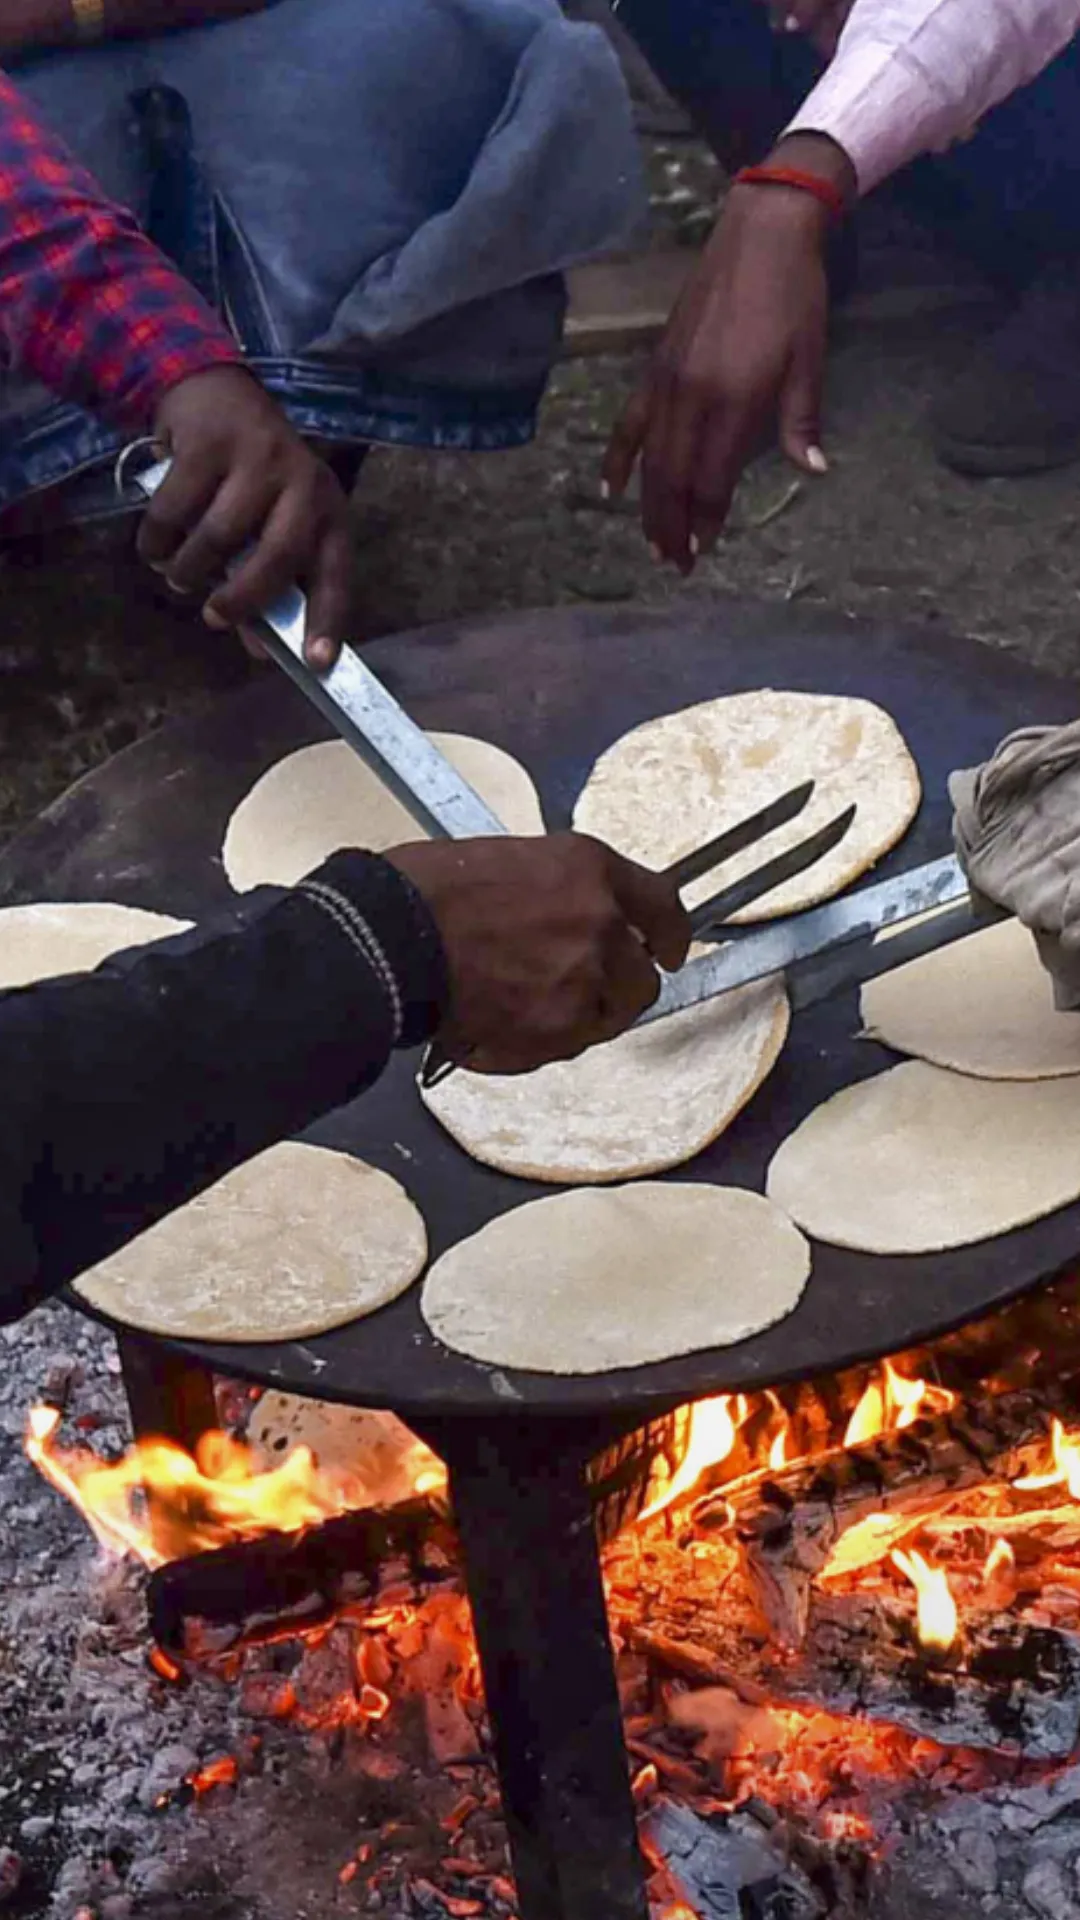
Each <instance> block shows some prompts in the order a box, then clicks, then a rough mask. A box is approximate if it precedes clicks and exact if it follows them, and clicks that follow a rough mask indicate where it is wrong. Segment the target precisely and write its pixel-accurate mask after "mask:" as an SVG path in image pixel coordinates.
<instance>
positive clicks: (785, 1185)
mask: <svg viewBox="0 0 1080 1920" xmlns="http://www.w3.org/2000/svg"><path fill="white" fill-rule="evenodd" d="M766 1190H767V1192H768V1194H769V1198H770V1199H771V1200H774V1201H775V1202H776V1205H777V1206H778V1207H783V1209H784V1211H785V1213H788V1214H790V1216H791V1218H792V1219H793V1220H795V1221H797V1222H798V1224H799V1226H800V1227H802V1228H803V1229H804V1230H805V1232H807V1233H808V1234H810V1235H811V1236H812V1238H814V1239H816V1240H826V1241H829V1242H830V1243H831V1244H832V1245H833V1246H838V1247H851V1248H854V1249H855V1251H856V1252H860V1253H881V1254H890V1253H937V1252H941V1251H943V1250H944V1249H945V1248H947V1247H964V1246H971V1245H973V1244H974V1243H975V1242H977V1241H979V1240H990V1239H993V1238H994V1237H995V1236H997V1235H998V1234H1003V1233H1010V1232H1011V1231H1012V1229H1013V1228H1014V1227H1022V1226H1026V1225H1027V1224H1028V1223H1029V1222H1030V1221H1032V1220H1040V1219H1042V1218H1043V1217H1044V1216H1045V1215H1046V1214H1050V1213H1056V1212H1057V1210H1058V1208H1059V1207H1064V1206H1068V1205H1069V1203H1070V1202H1071V1201H1073V1200H1076V1199H1078V1198H1080V1079H1068V1080H1044V1081H1039V1082H1031V1083H1029V1084H1026V1085H1025V1084H1023V1083H1021V1082H1019V1081H1015V1080H997V1081H995V1080H975V1079H972V1078H971V1077H970V1076H968V1075H966V1074H959V1073H948V1072H946V1071H945V1069H944V1068H942V1067H933V1066H927V1065H926V1064H925V1063H924V1062H923V1061H921V1060H908V1061H905V1062H904V1064H903V1065H902V1066H899V1067H892V1068H891V1069H890V1070H889V1071H888V1072H887V1073H882V1074H878V1075H877V1076H876V1078H874V1079H872V1080H863V1081H862V1082H860V1084H859V1085H858V1086H854V1087H845V1089H844V1091H843V1092H842V1093H838V1094H835V1095H834V1097H833V1098H832V1099H831V1100H827V1101H825V1103H824V1105H823V1106H820V1107H818V1108H817V1109H816V1111H815V1112H814V1113H812V1114H810V1116H809V1118H808V1119H806V1120H804V1121H803V1123H802V1125H801V1126H799V1127H797V1128H796V1129H795V1132H794V1133H793V1134H791V1135H790V1136H789V1138H788V1139H787V1140H785V1141H784V1143H783V1145H782V1146H781V1147H780V1148H779V1149H778V1150H777V1152H776V1154H775V1155H774V1156H773V1161H772V1165H771V1166H770V1168H769V1177H768V1184H767V1189H766Z"/></svg>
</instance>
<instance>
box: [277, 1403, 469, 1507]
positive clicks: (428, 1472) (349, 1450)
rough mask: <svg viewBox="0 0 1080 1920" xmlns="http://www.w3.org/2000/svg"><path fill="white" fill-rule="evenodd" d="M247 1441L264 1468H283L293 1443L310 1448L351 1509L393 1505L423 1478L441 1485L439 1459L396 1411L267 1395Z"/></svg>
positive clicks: (442, 1474)
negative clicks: (377, 1411)
mask: <svg viewBox="0 0 1080 1920" xmlns="http://www.w3.org/2000/svg"><path fill="white" fill-rule="evenodd" d="M246 1437H247V1441H248V1445H249V1446H250V1447H251V1449H252V1451H253V1453H254V1454H255V1457H256V1459H257V1460H258V1462H259V1464H260V1466H262V1467H279V1466H280V1465H281V1463H282V1461H283V1460H285V1459H287V1458H288V1456H289V1454H290V1453H291V1452H292V1451H293V1449H294V1447H309V1448H310V1449H311V1452H312V1453H313V1454H314V1456H315V1461H316V1464H317V1466H318V1467H319V1468H320V1469H321V1471H322V1472H323V1473H325V1474H329V1475H330V1477H331V1478H332V1479H333V1481H334V1484H335V1486H336V1487H338V1489H339V1490H340V1492H341V1494H342V1495H343V1497H344V1501H345V1504H347V1505H348V1506H350V1507H392V1506H396V1505H397V1504H398V1502H399V1501H402V1500H408V1499H409V1498H410V1496H411V1495H412V1494H414V1493H415V1492H416V1490H417V1482H418V1480H420V1479H422V1478H423V1477H425V1476H430V1477H431V1479H432V1480H433V1481H434V1482H436V1483H437V1484H439V1485H440V1486H441V1485H442V1484H443V1482H444V1479H445V1475H444V1473H443V1470H442V1468H441V1466H440V1463H439V1461H438V1460H437V1459H436V1457H435V1455H434V1454H433V1453H432V1452H431V1451H430V1449H429V1448H427V1447H425V1445H424V1443H423V1441H422V1440H418V1439H417V1438H416V1435H415V1434H413V1433H410V1432H409V1429H408V1427H407V1426H405V1425H404V1423H403V1422H402V1421H400V1420H399V1419H398V1418H397V1416H396V1414H393V1413H373V1412H371V1411H370V1410H369V1409H368V1408H366V1407H342V1406H338V1405H336V1404H335V1403H332V1402H331V1401H329V1400H310V1399H309V1398H308V1397H307V1395H306V1394H304V1395H300V1394H295V1393H278V1392H277V1391H276V1390H272V1391H271V1392H269V1393H264V1394H263V1396H262V1398H261V1400H260V1401H259V1403H258V1405H257V1406H256V1407H255V1409H254V1411H253V1413H252V1415H251V1419H250V1421H249V1423H248V1430H247V1436H246Z"/></svg>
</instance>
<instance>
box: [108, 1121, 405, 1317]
mask: <svg viewBox="0 0 1080 1920" xmlns="http://www.w3.org/2000/svg"><path fill="white" fill-rule="evenodd" d="M426 1259H427V1234H426V1232H425V1229H424V1222H423V1219H422V1217H421V1215H420V1213H419V1211H418V1210H417V1208H416V1207H415V1206H414V1205H413V1203H412V1201H411V1200H410V1199H409V1196H408V1194H407V1193H406V1192H405V1190H404V1188H403V1187H400V1186H399V1185H398V1183H397V1181H396V1180H392V1179H391V1178H390V1175H389V1174H388V1173H380V1172H379V1171H378V1170H377V1169H376V1168H375V1167H369V1166H365V1164H364V1162H363V1161H361V1160H354V1159H353V1158H352V1157H351V1156H350V1155H349V1154H345V1153H334V1152H332V1151H331V1150H330V1149H329V1148H327V1147H311V1146H306V1145H304V1144H302V1143H300V1142H298V1141H286V1142H285V1143H284V1144H283V1145H282V1146H277V1147H271V1148H270V1149H269V1151H268V1152H266V1153H260V1154H258V1155H257V1156H256V1157H255V1159H253V1160H249V1161H247V1163H246V1164H245V1165H244V1166H241V1167H237V1168H235V1169H234V1171H233V1172H232V1173H229V1174H226V1176H225V1178H224V1179H223V1180H219V1181H218V1182H217V1185H216V1186H213V1187H210V1188H209V1189H208V1190H207V1192H205V1193H203V1194H200V1195H198V1197H197V1198H196V1199H194V1200H190V1201H189V1202H188V1204H187V1205H186V1206H184V1207H180V1208H179V1209H178V1210H177V1212H175V1213H172V1214H169V1215H168V1216H167V1217H166V1218H165V1219H164V1220H160V1221H159V1222H158V1224H157V1225H156V1226H154V1227H151V1228H150V1229H149V1231H148V1232H147V1233H144V1234H142V1235H141V1236H140V1238H139V1239H138V1240H133V1241H132V1242H131V1244H130V1246H127V1247H123V1248H121V1250H120V1252H119V1253H116V1254H113V1256H112V1257H111V1258H110V1259H108V1260H105V1261H103V1262H102V1263H101V1265H100V1266H97V1267H94V1268H93V1269H92V1270H91V1271H90V1272H89V1273H86V1274H84V1275H83V1277H82V1279H81V1280H79V1281H78V1283H77V1288H76V1291H77V1292H78V1293H80V1294H81V1295H82V1297H83V1299H84V1300H86V1301H87V1302H88V1304H89V1305H90V1306H92V1307H96V1308H97V1309H98V1310H99V1311H100V1312H101V1313H104V1314H107V1315H108V1317H109V1318H110V1319H111V1320H119V1321H121V1322H122V1323H123V1324H124V1325H125V1326H130V1327H138V1328H139V1329H140V1331H142V1332H145V1333H157V1334H162V1335H164V1336H166V1337H169V1336H172V1337H174V1338H176V1339H188V1340H229V1341H243V1342H249V1341H250V1342H255V1341H260V1340H304V1339H308V1338H310V1337H311V1336H312V1335H314V1334H317V1333H327V1332H329V1330H330V1329H331V1328H332V1327H340V1326H344V1325H345V1324H346V1323H347V1322H348V1321H350V1320H359V1319H361V1318H362V1317H363V1316H364V1315H365V1314H369V1313H375V1312H376V1311H377V1310H378V1308H379V1307H383V1306H385V1305H386V1304H387V1302H388V1301H390V1300H396V1299H397V1297H398V1295H399V1294H401V1293H404V1292H405V1289H406V1288H407V1287H409V1286H411V1284H412V1282H413V1281H414V1280H415V1279H416V1276H417V1274H418V1273H420V1272H421V1271H422V1269H423V1266H424V1262H425V1260H426Z"/></svg>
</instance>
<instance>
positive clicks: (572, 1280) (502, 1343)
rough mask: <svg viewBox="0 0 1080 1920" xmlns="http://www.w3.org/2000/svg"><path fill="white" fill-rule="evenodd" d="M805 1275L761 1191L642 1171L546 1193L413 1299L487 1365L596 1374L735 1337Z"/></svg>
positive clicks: (441, 1263)
mask: <svg viewBox="0 0 1080 1920" xmlns="http://www.w3.org/2000/svg"><path fill="white" fill-rule="evenodd" d="M809 1273H810V1249H809V1247H808V1246H807V1244H806V1241H805V1240H804V1238H803V1236H802V1234H801V1233H799V1232H798V1230H797V1229H796V1228H795V1227H793V1226H792V1225H791V1222H790V1221H789V1220H787V1219H785V1218H784V1216H783V1214H782V1213H780V1212H779V1210H778V1209H777V1208H776V1207H773V1206H770V1204H769V1202H768V1201H767V1200H763V1199H762V1197H761V1195H760V1194H757V1193H746V1192H744V1191H743V1190H742V1189H736V1188H734V1187H727V1188H725V1187H712V1186H695V1185H692V1184H690V1183H682V1182H677V1181H672V1182H669V1183H664V1184H660V1183H656V1182H651V1181H650V1182H643V1183H642V1184H641V1185H639V1186H634V1187H604V1188H596V1187H585V1188H577V1189H576V1190H575V1191H574V1192H572V1193H559V1194H551V1195H549V1196H548V1197H547V1198H546V1199H543V1200H534V1201H531V1202H530V1203H529V1204H528V1205H527V1206H524V1207H518V1208H516V1209H515V1211H514V1212H512V1213H504V1214H500V1215H499V1217H498V1218H497V1219H495V1220H491V1221H489V1223H488V1224H487V1226H485V1227H482V1228H481V1229H480V1231H479V1233H475V1234H473V1235H472V1237H471V1239H468V1240H464V1241H462V1242H460V1244H459V1245H458V1246H456V1247H454V1248H453V1249H452V1251H451V1252H449V1253H445V1254H443V1256H442V1258H441V1259H439V1260H437V1261H436V1262H435V1264H434V1266H433V1267H432V1269H431V1271H430V1273H429V1274H428V1277H427V1280H426V1281H425V1284H424V1290H423V1294H422V1296H421V1303H420V1304H421V1310H422V1312H423V1315H424V1319H425V1320H426V1321H427V1324H428V1326H429V1327H430V1329H431V1331H432V1333H433V1334H434V1335H435V1336H436V1338H437V1339H439V1340H441V1341H442V1342H443V1344H444V1345H445V1346H448V1347H452V1348H453V1349H454V1350H455V1351H456V1352H458V1353H464V1354H467V1355H469V1357H470V1358H472V1359H474V1360H483V1361H486V1362H487V1363H488V1364H489V1365H490V1366H497V1367H519V1368H521V1369H523V1370H525V1371H529V1372H534V1373H558V1374H593V1373H607V1372H610V1371H612V1370H613V1369H615V1368H620V1367H640V1366H646V1365H648V1364H649V1363H651V1362H653V1361H658V1360H671V1359H675V1358H676V1357H677V1356H679V1355H680V1354H685V1353H697V1352H699V1351H701V1350H702V1349H705V1348H708V1347H728V1346H735V1345H737V1344H738V1342H739V1341H740V1340H745V1339H747V1338H748V1337H749V1336H750V1335H751V1334H753V1333H760V1332H761V1330H762V1329H763V1328H764V1327H770V1326H772V1325H774V1323H775V1322H776V1321H777V1320H782V1319H783V1318H784V1317H785V1316H786V1315H787V1314H789V1313H790V1312H791V1311H792V1309H793V1308H794V1307H795V1306H796V1305H797V1304H798V1301H799V1298H800V1296H801V1294H802V1292H803V1289H804V1287H805V1285H806V1282H807V1279H808V1277H809Z"/></svg>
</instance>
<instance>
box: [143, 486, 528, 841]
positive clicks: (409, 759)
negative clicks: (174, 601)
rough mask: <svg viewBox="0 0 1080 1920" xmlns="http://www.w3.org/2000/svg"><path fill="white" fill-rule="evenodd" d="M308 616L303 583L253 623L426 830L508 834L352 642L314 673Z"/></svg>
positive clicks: (149, 493)
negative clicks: (326, 668)
mask: <svg viewBox="0 0 1080 1920" xmlns="http://www.w3.org/2000/svg"><path fill="white" fill-rule="evenodd" d="M170 464H171V463H170V462H169V461H168V460H159V461H158V462H157V463H156V464H155V465H154V466H151V467H146V468H144V469H143V470H142V472H140V473H138V474H136V475H134V476H133V478H134V480H135V484H136V485H137V486H138V487H140V488H141V490H142V492H143V493H144V494H145V495H146V498H147V499H148V500H152V499H153V497H154V494H155V493H156V492H157V490H158V488H159V487H160V486H161V485H162V483H163V481H164V480H165V479H166V477H167V475H168V472H169V467H170ZM306 619H307V602H306V600H305V598H304V595H303V594H302V593H301V591H300V589H299V587H291V588H290V589H289V591H288V592H287V593H283V594H282V596H281V598H280V599H279V600H277V601H276V602H275V603H274V605H273V606H271V607H267V608H266V609H265V610H264V612H263V616H262V619H261V620H260V621H257V622H254V623H253V625H254V628H255V631H256V632H257V633H258V636H259V639H260V640H261V641H262V643H263V645H264V646H265V648H266V651H267V653H268V654H269V655H270V657H271V659H273V660H274V661H276V662H277V665H278V666H279V667H281V668H283V669H284V671H285V672H286V673H287V674H288V676H289V678H290V680H292V681H294V682H295V684H296V686H297V687H299V689H300V692H301V693H302V694H304V695H305V697H306V698H307V699H308V700H310V702H311V704H312V706H313V707H317V708H318V711H319V712H320V713H321V714H322V716H323V718H324V719H326V720H329V722H330V725H331V726H332V727H333V728H334V730H335V732H336V733H338V734H340V736H341V738H342V739H343V740H345V741H347V742H348V744H349V746H350V747H352V748H353V750H354V751H355V752H356V753H358V754H359V755H360V758H361V759H362V760H364V761H366V763H367V765H368V766H369V767H370V768H371V769H372V772H373V773H375V774H377V775H378V777H379V779H380V780H381V781H382V782H383V784H384V785H385V786H387V787H388V788H389V789H390V791H391V793H393V794H394V795H395V797H396V798H397V799H398V800H400V801H401V804H402V806H403V807H406V808H407V809H408V811H409V813H410V814H411V815H412V818H413V819H414V820H415V821H416V823H417V825H418V826H419V827H422V828H423V830H424V832H425V833H428V834H433V835H435V836H436V837H441V838H445V839H449V840H467V839H470V838H472V837H475V836H477V835H481V834H495V833H505V832H506V828H505V827H504V825H503V823H502V821H501V820H500V819H499V818H498V817H497V815H496V814H494V813H492V811H491V808H490V807H489V806H488V804H487V802H486V800H483V799H481V797H480V795H479V794H478V793H477V792H476V789H475V788H474V787H471V786H470V785H469V782H468V781H467V780H466V779H464V778H463V777H462V775H461V774H460V773H459V772H458V770H457V768H456V767H455V766H453V765H452V764H451V762H450V761H449V760H448V759H447V758H446V755H445V754H443V753H440V752H439V749H438V747H436V746H434V745H433V744H432V742H431V741H430V740H429V739H428V736H427V734H426V733H425V732H424V731H423V729H422V728H421V727H418V726H417V724H416V722H415V720H410V718H409V716H408V714H407V713H406V712H405V711H404V710H403V709H402V708H401V707H400V706H399V705H398V703H397V701H396V700H395V699H394V697H393V695H392V694H390V693H388V692H387V690H386V688H385V687H384V686H383V684H382V681H381V680H380V679H379V678H378V677H377V675H375V674H374V673H372V671H371V668H370V667H368V666H365V664H364V662H363V661H362V660H361V658H360V656H359V654H357V653H355V652H354V651H353V649H352V648H351V647H343V648H342V649H341V653H340V654H339V656H338V661H337V665H336V666H334V667H332V668H331V669H330V672H329V673H322V674H319V673H315V672H313V670H312V668H311V667H309V666H308V664H307V662H306V660H305V659H304V630H305V624H306Z"/></svg>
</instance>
